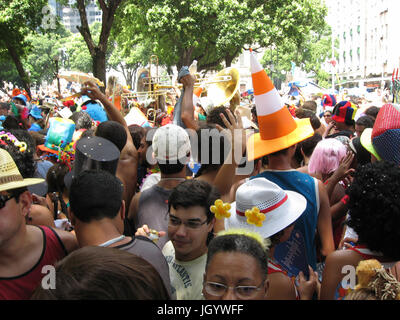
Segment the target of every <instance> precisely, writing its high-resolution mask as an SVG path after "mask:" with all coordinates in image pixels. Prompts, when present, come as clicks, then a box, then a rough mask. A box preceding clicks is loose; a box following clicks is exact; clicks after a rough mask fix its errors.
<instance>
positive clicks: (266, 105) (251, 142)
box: [247, 52, 314, 161]
mask: <svg viewBox="0 0 400 320" xmlns="http://www.w3.org/2000/svg"><path fill="white" fill-rule="evenodd" d="M250 69H251V77H252V79H253V87H254V96H255V102H256V109H257V118H258V125H259V129H260V132H259V133H256V134H254V135H252V136H251V137H250V138H249V139H248V141H247V150H248V158H249V161H251V160H254V159H258V158H261V157H262V156H265V155H267V154H270V153H274V152H277V151H280V150H283V149H286V148H289V147H291V146H293V145H295V144H296V143H298V142H300V141H303V140H305V139H307V138H309V137H311V136H312V135H313V134H314V130H313V128H312V126H311V123H310V119H309V118H305V119H296V120H295V119H294V118H293V117H292V115H291V114H290V112H289V110H288V109H287V108H286V107H285V105H284V103H283V102H282V100H281V97H280V95H279V93H278V91H277V90H276V89H275V87H274V85H273V83H272V81H271V79H270V78H269V77H268V75H267V73H266V72H265V70H264V69H263V67H262V66H261V64H260V63H259V62H258V61H257V58H256V57H255V55H254V53H253V52H251V54H250Z"/></svg>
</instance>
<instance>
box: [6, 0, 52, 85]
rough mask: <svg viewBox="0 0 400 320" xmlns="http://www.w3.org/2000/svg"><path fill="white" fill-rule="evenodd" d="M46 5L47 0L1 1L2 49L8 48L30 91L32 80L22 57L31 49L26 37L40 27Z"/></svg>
mask: <svg viewBox="0 0 400 320" xmlns="http://www.w3.org/2000/svg"><path fill="white" fill-rule="evenodd" d="M45 5H47V0H2V1H0V50H2V51H4V50H7V52H8V54H9V56H10V57H11V59H12V61H13V62H14V64H15V67H16V69H17V71H18V74H19V76H20V79H21V81H22V82H23V83H24V86H25V89H26V90H27V91H28V92H30V90H29V82H30V81H29V77H28V75H27V73H26V72H25V70H24V68H23V65H22V58H23V57H25V56H26V54H27V52H28V51H29V46H28V45H27V42H26V37H27V35H28V34H29V33H30V32H31V31H32V30H37V29H38V28H40V26H41V23H42V19H43V12H42V9H43V7H44V6H45Z"/></svg>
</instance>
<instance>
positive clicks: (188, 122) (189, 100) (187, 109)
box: [180, 74, 199, 130]
mask: <svg viewBox="0 0 400 320" xmlns="http://www.w3.org/2000/svg"><path fill="white" fill-rule="evenodd" d="M180 82H181V83H182V84H183V88H184V93H183V99H182V106H181V119H182V121H183V123H184V124H185V126H186V128H188V129H193V130H197V129H198V127H199V125H198V123H197V121H196V120H195V118H194V108H193V87H194V82H195V78H194V76H192V75H191V74H188V75H187V76H184V77H182V78H181V80H180Z"/></svg>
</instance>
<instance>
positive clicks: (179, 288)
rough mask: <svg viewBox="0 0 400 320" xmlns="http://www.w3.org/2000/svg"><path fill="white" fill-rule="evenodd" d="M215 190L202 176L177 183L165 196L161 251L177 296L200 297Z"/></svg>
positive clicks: (217, 194) (192, 298) (211, 225)
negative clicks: (165, 228)
mask: <svg viewBox="0 0 400 320" xmlns="http://www.w3.org/2000/svg"><path fill="white" fill-rule="evenodd" d="M218 198H219V193H218V191H217V190H216V189H215V188H214V187H213V186H211V185H210V184H209V183H207V182H205V181H201V180H187V181H185V182H182V183H181V184H179V185H178V186H176V187H175V188H174V189H173V190H172V193H171V195H170V197H169V200H168V212H169V217H168V219H169V220H168V237H169V239H170V241H169V242H167V243H166V244H165V246H164V248H163V254H164V256H165V258H166V260H167V262H168V265H169V272H170V278H171V286H172V287H173V289H174V290H175V291H176V296H177V299H178V300H200V299H203V297H202V289H203V274H204V270H205V264H206V260H207V246H208V243H209V242H210V241H211V239H212V238H213V228H214V224H215V217H214V214H213V213H212V212H211V211H210V206H211V205H213V204H214V202H215V200H217V199H218Z"/></svg>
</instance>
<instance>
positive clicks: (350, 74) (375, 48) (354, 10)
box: [326, 0, 400, 87]
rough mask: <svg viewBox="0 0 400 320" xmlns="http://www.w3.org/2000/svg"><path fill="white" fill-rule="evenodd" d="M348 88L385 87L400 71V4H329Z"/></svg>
mask: <svg viewBox="0 0 400 320" xmlns="http://www.w3.org/2000/svg"><path fill="white" fill-rule="evenodd" d="M326 6H327V7H328V17H327V22H328V23H329V24H330V26H331V27H332V34H333V37H334V39H337V40H338V41H339V48H336V49H335V53H336V55H338V59H337V64H336V67H335V68H336V70H335V73H336V75H337V76H338V77H339V80H340V82H341V83H342V84H344V86H346V85H347V86H350V87H352V86H363V85H366V86H375V87H377V86H382V85H383V84H386V85H387V84H388V83H389V82H390V80H391V76H392V73H393V70H394V69H395V68H399V67H400V50H399V48H398V47H399V46H400V45H399V44H398V41H396V40H397V32H398V30H400V19H399V18H398V12H399V9H400V1H398V0H326Z"/></svg>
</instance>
